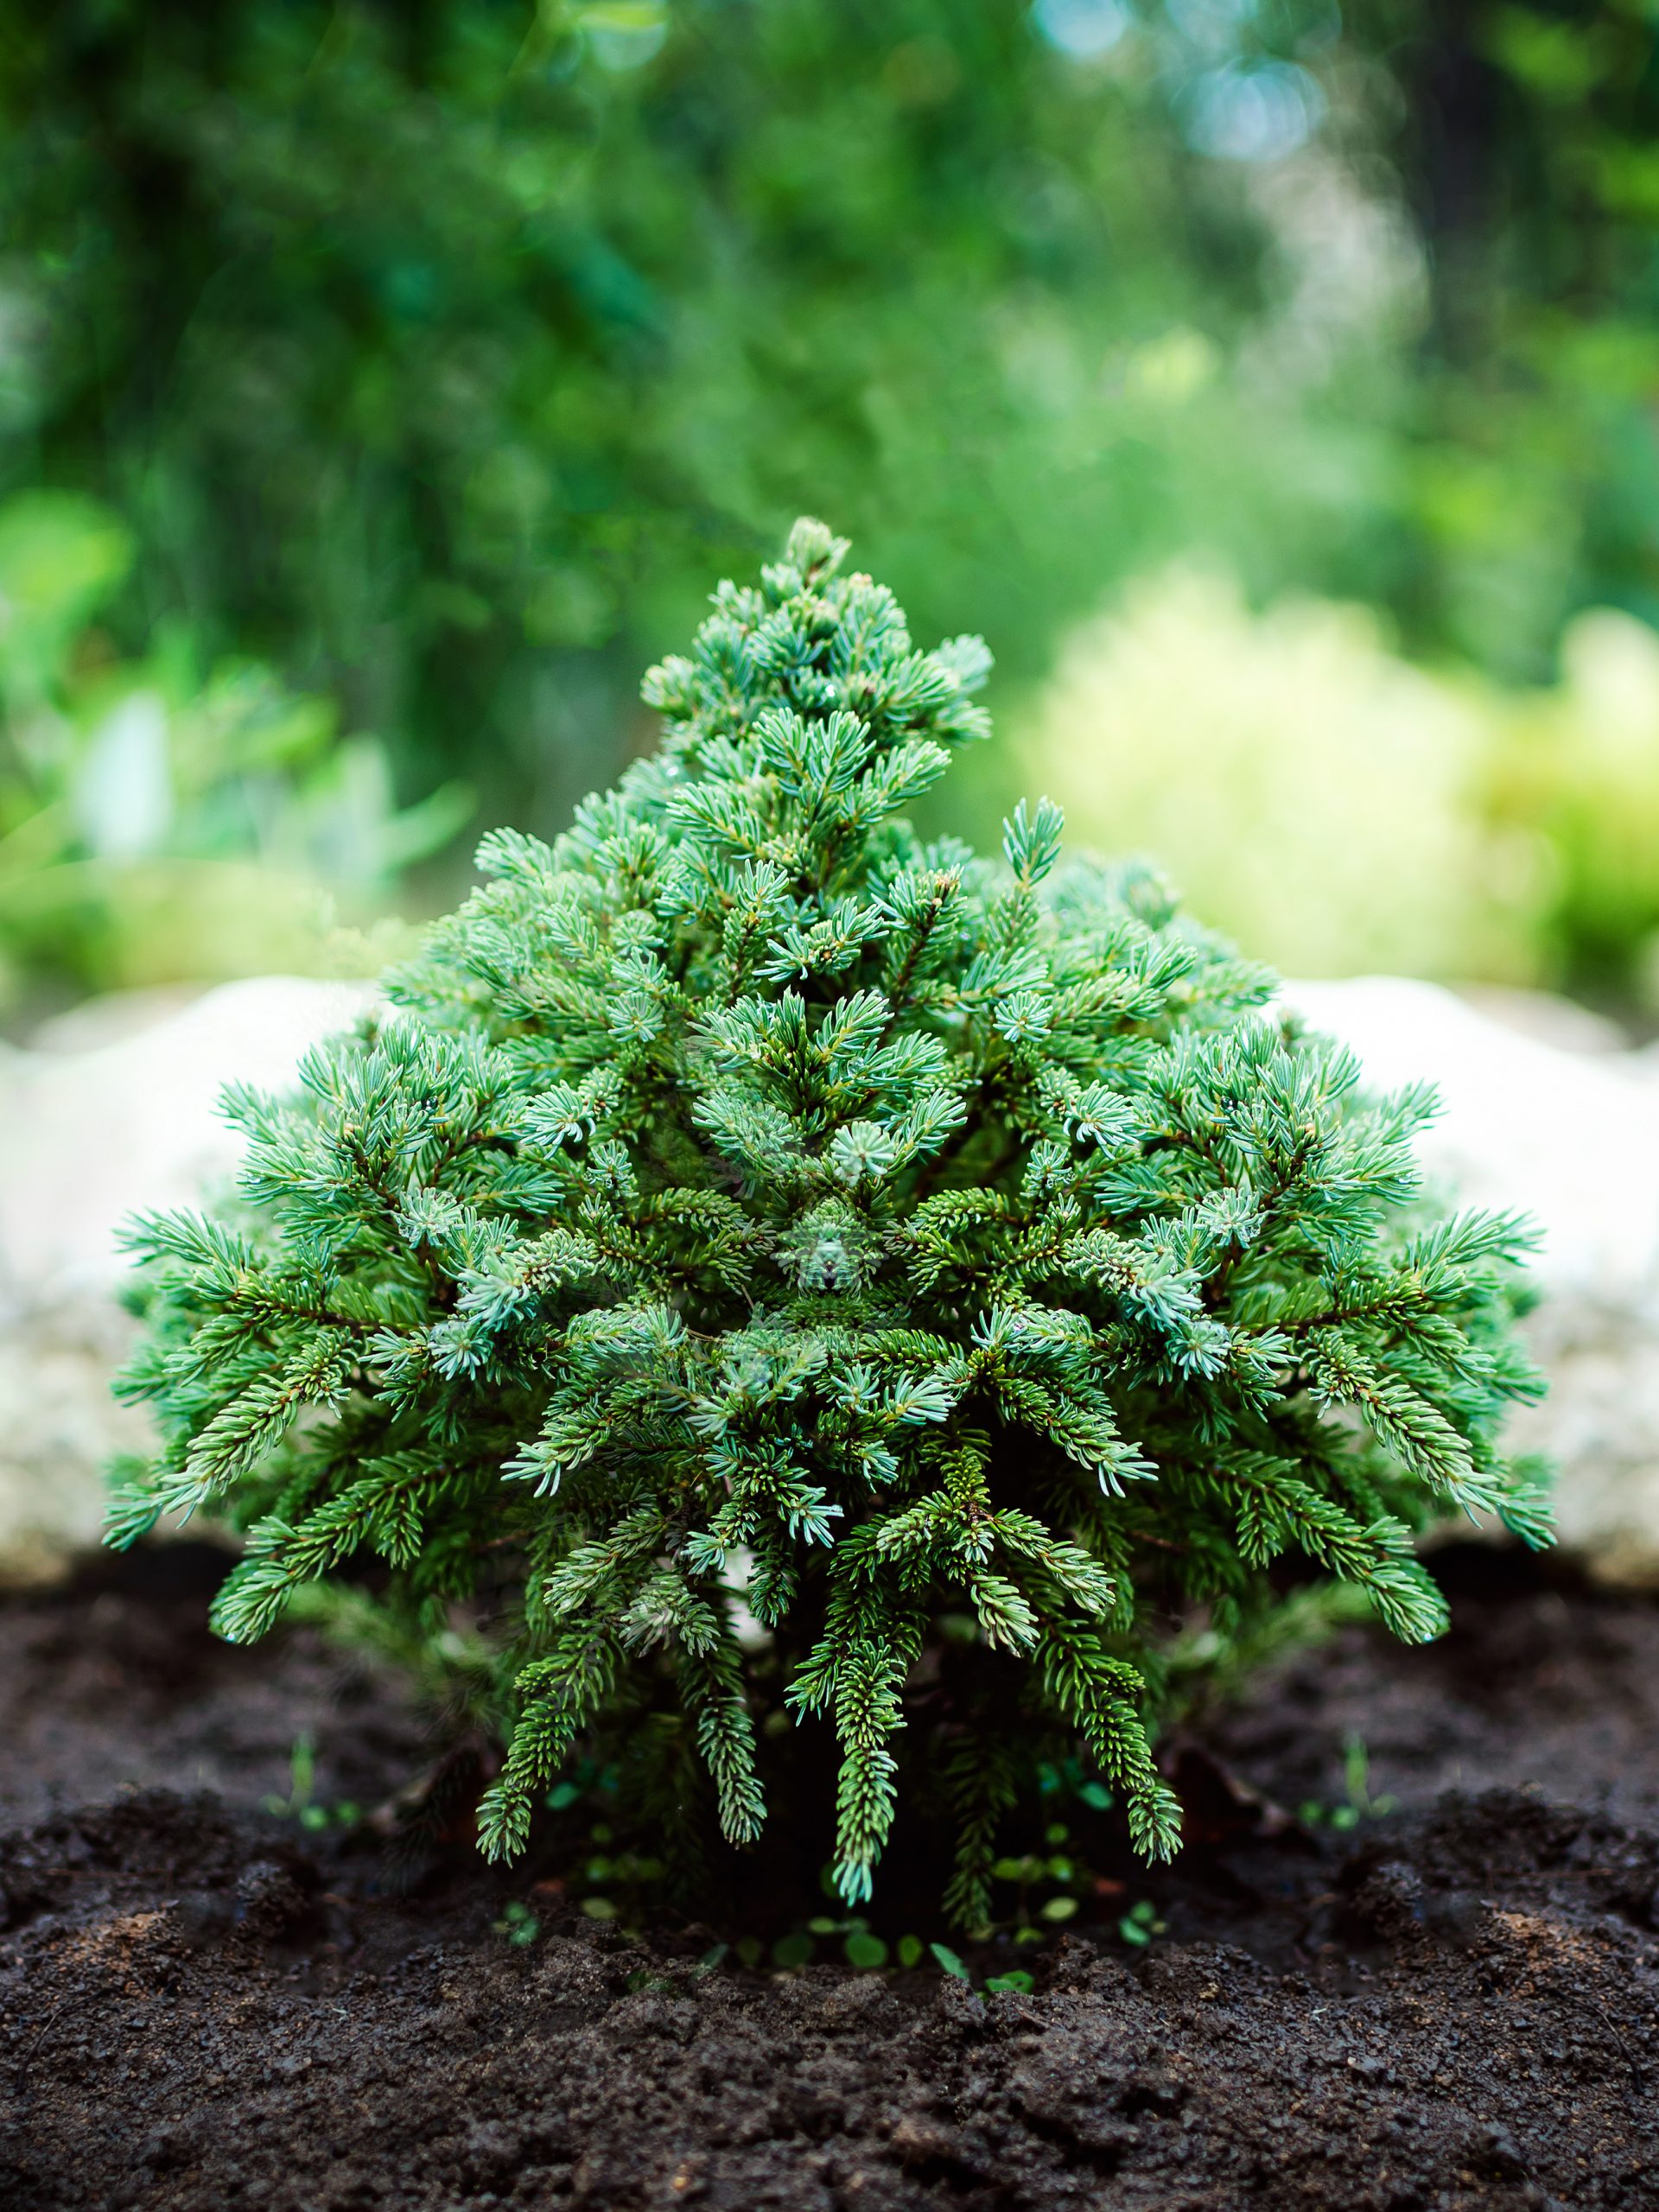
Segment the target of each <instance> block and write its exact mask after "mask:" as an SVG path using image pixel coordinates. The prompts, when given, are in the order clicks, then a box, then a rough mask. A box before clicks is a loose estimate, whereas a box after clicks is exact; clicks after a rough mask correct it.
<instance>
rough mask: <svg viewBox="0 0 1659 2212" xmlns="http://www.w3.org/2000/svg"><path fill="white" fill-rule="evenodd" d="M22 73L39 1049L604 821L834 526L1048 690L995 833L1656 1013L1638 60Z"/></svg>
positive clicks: (468, 10) (720, 27) (1410, 57)
mask: <svg viewBox="0 0 1659 2212" xmlns="http://www.w3.org/2000/svg"><path fill="white" fill-rule="evenodd" d="M0 33H3V35H0V124H3V137H0V498H3V499H4V500H5V501H6V502H7V504H5V505H3V507H0V594H3V601H4V604H3V608H0V614H3V621H0V714H3V727H0V841H3V842H0V957H3V962H4V967H3V969H0V994H6V993H9V1001H3V1002H4V1003H9V1006H10V1020H11V1022H12V1024H13V1026H14V1027H16V1025H17V1024H18V1023H19V1022H20V1021H22V1020H25V1019H26V1017H27V1015H28V1014H29V1010H30V1009H31V1008H35V1007H39V1006H40V1005H41V1004H44V1003H46V1002H47V1001H48V999H49V998H50V996H51V995H52V994H53V993H54V992H58V993H62V992H64V991H68V990H76V989H85V988H101V987H107V986H108V985H110V984H111V983H121V982H133V981H156V980H165V979H166V977H167V976H168V975H169V974H172V973H179V974H197V973H199V972H200V969H201V962H202V958H203V954H202V952H201V950H200V948H201V947H202V946H203V945H204V944H212V946H213V960H214V961H215V963H217V965H216V967H215V968H214V970H213V972H223V971H224V969H226V968H232V967H236V966H247V965H259V964H278V965H289V966H291V965H295V964H302V963H307V962H311V963H315V962H316V961H319V960H326V959H330V958H334V957H346V956H341V955H340V954H339V950H338V948H339V941H340V932H339V931H338V930H337V929H336V931H334V939H333V943H334V950H333V951H330V950H327V945H328V944H329V942H330V940H329V939H328V938H327V932H326V931H319V929H318V927H317V925H316V922H315V915H316V913H317V912H321V911H323V906H322V905H320V903H319V902H327V911H328V912H332V913H333V914H334V917H335V918H336V919H344V920H346V921H350V922H358V923H360V922H363V921H365V920H366V919H367V918H370V917H371V916H372V914H373V913H374V912H376V911H377V910H384V909H385V908H387V907H388V906H392V905H396V904H398V903H400V902H401V903H402V904H404V906H419V905H421V904H423V903H430V902H431V901H434V900H435V899H439V898H442V897H447V896H448V895H449V894H450V893H451V892H452V891H453V889H454V887H455V885H456V883H457V882H458V881H459V880H460V877H461V873H462V869H463V866H464V857H465V852H466V840H465V839H464V838H461V839H460V840H459V842H457V838H458V833H459V832H460V831H461V827H462V824H463V820H466V821H469V822H470V823H471V824H472V826H474V827H478V828H481V827H483V826H486V824H487V823H491V822H494V821H499V820H503V819H512V820H514V821H518V822H519V823H524V824H525V825H527V826H530V827H532V828H536V829H543V830H547V829H556V827H557V826H559V824H560V823H561V821H562V819H563V817H564V815H565V813H566V812H567V811H568V810H569V806H570V804H572V802H573V801H574V800H575V798H578V797H579V796H580V795H581V794H582V792H583V791H587V790H588V789H589V788H591V787H592V786H594V785H596V784H599V783H601V782H603V781H605V780H607V779H608V778H609V777H610V775H611V774H612V773H613V772H614V770H615V768H616V766H617V765H618V763H619V762H620V760H622V759H623V758H625V757H626V754H627V753H628V752H629V751H630V750H631V749H632V748H633V747H636V746H637V745H638V744H639V743H640V742H641V741H643V739H644V737H645V719H644V717H643V716H642V714H641V710H640V709H639V707H638V705H637V683H638V678H639V672H640V671H641V669H642V668H643V667H644V665H645V664H646V663H647V662H648V661H649V660H650V659H652V658H655V657H657V656H658V655H659V654H660V653H661V652H663V651H664V650H667V649H671V648H672V647H674V646H675V645H677V644H679V643H681V642H682V641H683V638H684V637H685V635H686V634H687V632H689V629H690V626H691V624H692V623H693V621H694V620H695V619H696V611H697V608H698V606H699V603H700V601H701V600H702V595H703V594H704V593H705V592H706V591H707V590H708V588H709V586H710V585H711V584H712V582H714V580H715V578H716V577H718V576H719V575H721V574H723V573H726V572H728V570H730V569H733V568H734V567H735V568H737V569H747V568H748V567H750V566H752V565H753V563H754V561H755V559H756V558H757V556H760V555H763V554H766V553H767V552H769V551H770V550H772V547H773V545H774V544H775V543H776V541H777V539H778V537H779V533H780V531H782V530H783V529H784V528H785V527H786V525H787V524H788V522H789V520H790V519H791V518H792V516H793V515H794V514H795V513H796V512H798V511H801V510H803V509H804V510H808V511H811V512H820V513H823V514H824V515H826V516H827V517H828V518H829V519H831V520H832V521H833V522H834V524H836V527H837V528H838V529H842V530H844V531H849V533H850V534H852V535H853V537H855V543H856V549H857V555H858V557H859V558H860V560H861V562H862V563H864V564H866V565H868V567H870V568H872V569H876V570H878V571H879V572H880V574H882V575H884V576H886V577H887V578H889V579H890V580H891V581H892V582H893V585H894V587H895V588H896V589H897V590H898V591H899V594H900V596H901V597H902V598H903V599H904V601H905V602H906V605H907V606H908V607H909V608H910V611H911V613H912V620H913V621H914V623H915V625H916V627H917V629H918V633H920V634H922V635H927V636H931V635H935V634H938V633H940V632H955V631H958V630H962V629H964V628H978V629H981V630H982V631H983V632H985V633H986V634H987V635H988V638H989V639H990V640H991V642H992V644H993V645H994V647H995V651H996V653H997V657H998V664H999V674H998V677H997V684H996V690H995V694H994V696H993V699H992V704H993V707H994V709H995V710H996V711H997V713H998V715H999V720H1000V722H1001V728H1002V730H1003V732H1004V736H1003V737H1002V738H1001V740H999V741H998V743H997V745H996V746H995V747H992V748H988V749H987V750H986V751H985V752H984V753H982V754H981V755H980V756H979V757H978V758H977V759H976V761H975V764H974V766H973V769H972V771H971V775H970V779H969V785H968V787H967V789H966V791H963V788H962V787H961V786H958V787H957V796H956V798H955V801H954V804H955V806H956V808H957V811H958V813H959V812H960V810H961V809H962V807H963V805H966V806H967V807H968V808H969V810H970V812H972V813H973V814H974V815H975V816H976V819H974V820H972V821H970V822H968V823H963V825H962V826H963V827H964V828H966V829H971V830H972V831H973V832H974V833H976V834H977V835H980V836H984V835H985V834H986V833H987V831H988V829H989V828H990V827H992V826H994V823H995V816H996V814H997V812H998V811H999V810H1001V808H1002V807H1003V806H1004V805H1005V804H1007V803H1008V802H1009V801H1010V800H1011V799H1012V798H1014V796H1016V795H1017V793H1018V792H1019V791H1020V789H1022V788H1023V787H1025V785H1027V784H1028V783H1030V782H1031V781H1032V780H1033V778H1037V777H1040V778H1041V779H1042V780H1043V782H1044V783H1045V784H1046V787H1048V788H1050V789H1052V790H1053V791H1054V792H1055V794H1056V796H1058V797H1060V798H1063V799H1064V800H1065V803H1066V804H1067V805H1068V807H1069V809H1070V810H1071V815H1072V818H1073V822H1074V826H1075V827H1076V829H1077V830H1078V831H1079V832H1080V833H1082V834H1086V835H1087V836H1088V837H1089V838H1090V840H1092V841H1094V842H1099V843H1102V844H1104V845H1107V846H1110V847H1115V848H1118V849H1124V848H1129V847H1142V846H1148V845H1149V846H1151V847H1152V848H1153V849H1154V850H1156V851H1158V852H1160V854H1161V855H1163V856H1164V857H1165V858H1166V861H1167V862H1168V864H1169V865H1170V866H1171V868H1172V869H1173V872H1174V873H1175V874H1177V875H1178V877H1180V878H1184V879H1185V887H1186V889H1187V891H1188V892H1189V893H1190V895H1191V896H1192V899H1193V900H1194V903H1195V904H1196V905H1198V906H1199V907H1200V908H1201V909H1203V910H1205V911H1206V912H1209V913H1210V914H1211V915H1212V916H1213V917H1214V918H1216V919H1217V920H1218V921H1220V922H1222V923H1223V924H1224V925H1227V926H1229V927H1231V928H1233V929H1234V930H1236V931H1238V932H1239V933H1240V934H1241V935H1242V936H1243V938H1245V939H1246V941H1247V942H1249V943H1250V944H1251V945H1252V949H1255V950H1261V951H1263V952H1265V953H1268V954H1270V955H1271V956H1272V957H1277V958H1279V959H1281V961H1284V962H1285V963H1287V964H1288V965H1290V966H1292V967H1294V968H1300V969H1304V970H1306V971H1311V972H1332V971H1340V970H1341V969H1343V968H1344V967H1351V966H1353V965H1355V964H1363V965H1372V966H1402V967H1408V968H1415V969H1417V970H1418V971H1420V972H1424V973H1431V974H1440V975H1446V976H1492V977H1497V978H1500V979H1505V980H1510V981H1520V982H1554V983H1563V984H1566V985H1567V986H1569V987H1571V988H1574V989H1576V990H1579V991H1580V992H1581V993H1583V994H1586V995H1590V996H1592V997H1596V998H1599V999H1600V1000H1602V1001H1605V1002H1608V1003H1611V1004H1614V1005H1617V1006H1618V1007H1621V1008H1623V1009H1624V1010H1627V1011H1632V1012H1637V1013H1639V1010H1640V1009H1641V1008H1642V1007H1643V1005H1647V1004H1652V1003H1653V1002H1654V1001H1655V994H1656V988H1659V985H1656V972H1659V963H1656V961H1655V959H1654V956H1653V946H1654V943H1655V933H1656V931H1659V677H1656V675H1655V673H1654V669H1653V656H1652V654H1651V652H1650V651H1649V645H1650V639H1651V632H1650V629H1649V626H1651V625H1654V624H1656V623H1659V436H1656V420H1655V404H1656V397H1659V318H1656V313H1655V309H1656V305H1659V130H1656V124H1659V53H1656V36H1659V28H1656V20H1655V11H1654V10H1653V9H1652V7H1651V6H1650V5H1649V0H1616V4H1611V5H1602V6H1573V5H1568V4H1553V5H1552V4H1541V0H1525V4H1520V3H1519V0H1517V3H1516V4H1502V3H1500V0H1457V4H1445V3H1444V0H1442V4H1440V5H1433V4H1431V3H1430V0H1346V4H1341V5H1339V4H1338V0H1034V4H1027V0H879V3H878V0H835V4H834V5H826V4H824V0H543V4H541V5H539V6H532V5H530V4H526V0H397V3H396V4H394V0H347V4H342V5H340V6H328V5H325V4H314V3H313V0H222V4H221V5H219V7H218V8H216V9H213V10H205V9H202V8H200V6H197V5H194V4H188V0H57V4H55V5H54V6H53V7H52V8H49V9H46V10H42V9H40V8H39V7H35V6H29V5H25V4H22V0H0ZM74 548H78V549H79V550H73V549H74ZM54 549H55V550H54ZM66 549H70V550H66ZM31 578H32V579H33V581H32V582H31V581H30V579H31ZM48 603H49V604H48ZM1103 609H1105V610H1106V612H1105V613H1102V610H1103ZM42 610H45V611H42ZM1356 610H1358V611H1356ZM1588 610H1613V611H1614V612H1613V613H1595V614H1594V615H1593V616H1592V615H1590V614H1588V613H1587V611H1588ZM1621 615H1622V617H1623V623H1622V626H1621V624H1620V622H1619V620H1618V617H1619V616H1621ZM1586 621H1587V622H1588V626H1587V627H1586ZM1644 654H1646V655H1647V656H1648V657H1647V658H1645V659H1644V658H1643V656H1644ZM134 702H149V703H147V704H139V705H135V704H134ZM1247 706H1248V710H1247ZM146 732H148V734H145V733H146ZM134 793H137V798H135V797H134V796H133V794H134ZM112 825H113V826H112ZM1336 853H1339V854H1340V855H1342V864H1341V865H1340V866H1338V867H1333V866H1332V855H1333V854H1336ZM433 855H442V857H440V858H434V857H432V856H433ZM411 868H413V869H414V870H415V873H414V874H410V869H411ZM1275 883H1276V884H1277V885H1278V886H1279V887H1280V888H1281V891H1283V890H1285V889H1286V887H1288V890H1289V891H1290V892H1292V893H1294V895H1283V896H1280V897H1278V898H1277V899H1276V901H1275V899H1274V896H1273V895H1272V893H1273V889H1274V884H1275ZM232 886H236V887H237V888H231V887H232ZM215 899H219V901H220V906H219V909H217V910H215V909H214V907H213V902H214V900H215ZM226 900H228V904H226ZM204 902H205V904H204ZM308 902H309V903H308ZM208 911H221V912H226V913H228V912H234V913H235V914H236V916H237V918H238V927H237V929H236V930H235V931H231V930H230V929H229V928H228V927H219V928H214V927H209V926H205V925H203V923H202V921H201V919H200V916H201V914H202V913H203V912H208ZM302 912H303V913H304V915H306V916H308V917H309V918H308V919H305V920H304V921H303V922H302V919H301V917H302ZM193 962H194V966H193V964H192V963H193ZM8 978H9V979H10V980H9V981H8V980H7V979H8Z"/></svg>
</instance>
